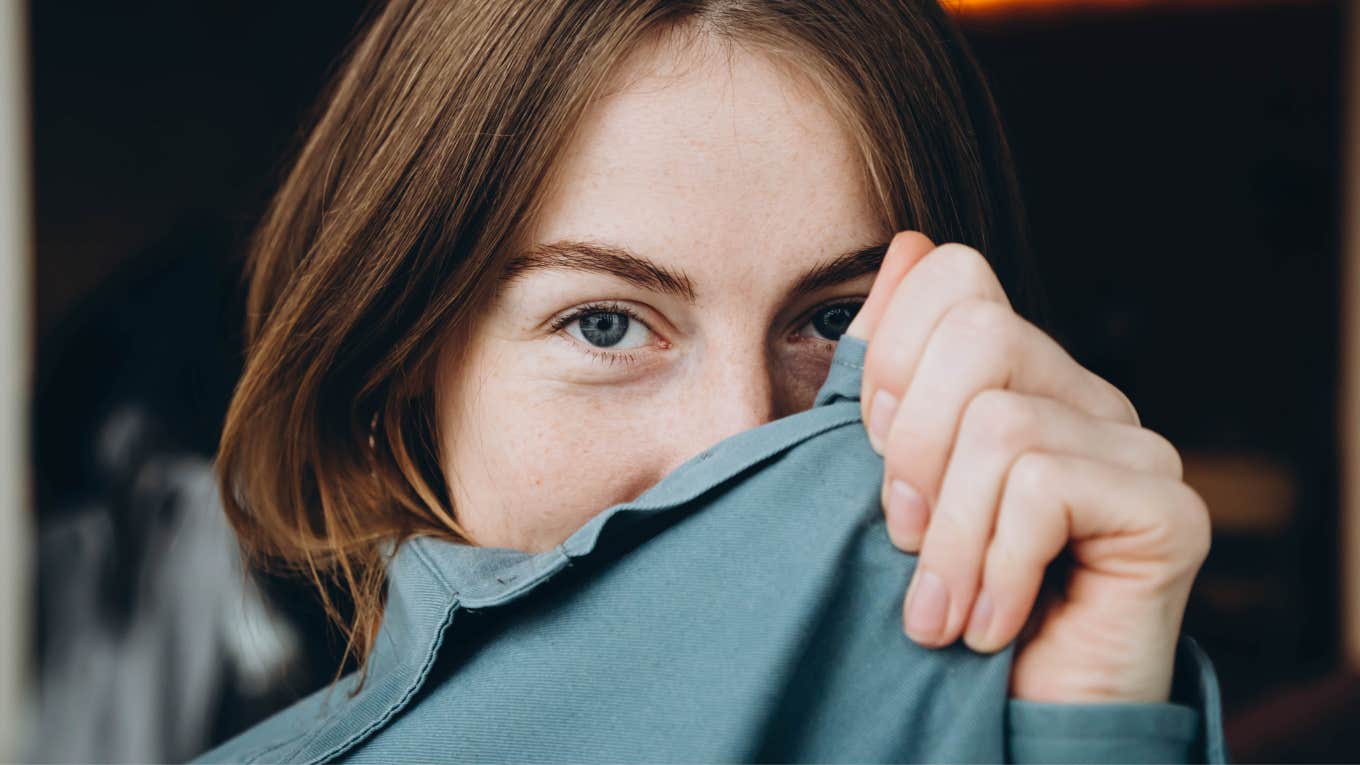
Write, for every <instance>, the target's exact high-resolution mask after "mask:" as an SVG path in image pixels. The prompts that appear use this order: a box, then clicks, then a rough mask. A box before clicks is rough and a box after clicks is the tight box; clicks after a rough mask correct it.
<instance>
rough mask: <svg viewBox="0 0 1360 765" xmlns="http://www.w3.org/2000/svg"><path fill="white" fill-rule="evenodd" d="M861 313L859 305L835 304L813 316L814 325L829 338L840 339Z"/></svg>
mask: <svg viewBox="0 0 1360 765" xmlns="http://www.w3.org/2000/svg"><path fill="white" fill-rule="evenodd" d="M857 313H859V306H858V305H833V306H831V307H830V308H827V309H826V310H823V311H819V312H818V313H817V314H816V315H814V316H813V317H812V326H813V327H815V328H816V329H817V332H818V333H819V334H821V335H822V336H823V337H825V338H826V339H828V340H839V339H840V338H841V335H843V334H845V330H847V329H849V328H850V322H851V321H853V320H854V318H855V314H857Z"/></svg>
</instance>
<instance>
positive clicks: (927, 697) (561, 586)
mask: <svg viewBox="0 0 1360 765" xmlns="http://www.w3.org/2000/svg"><path fill="white" fill-rule="evenodd" d="M863 358H864V343H863V342H861V341H858V340H855V339H853V338H843V339H842V340H841V342H840V344H839V346H838V348H837V352H836V356H835V360H834V362H833V364H832V369H831V373H830V375H829V376H828V378H827V381H826V383H825V384H824V385H823V387H822V389H821V390H820V391H819V393H818V396H817V400H816V405H815V406H814V407H813V408H812V409H810V410H808V411H806V412H802V413H799V414H796V415H793V416H790V417H785V418H783V419H780V420H776V421H774V422H771V423H768V424H766V425H764V426H762V427H759V428H756V429H753V430H749V431H746V432H744V433H740V434H738V435H736V436H733V437H731V438H729V439H727V440H725V441H723V442H722V443H719V444H717V445H716V446H714V447H712V448H711V449H709V450H707V451H705V452H703V453H702V454H699V455H697V456H696V457H694V458H693V459H692V460H690V461H689V462H687V463H685V464H684V465H682V466H681V467H680V468H678V469H676V470H675V471H674V472H672V473H671V474H670V475H668V476H667V477H666V478H665V479H664V480H662V481H661V482H660V483H658V484H657V485H656V486H654V487H653V488H652V489H650V490H649V491H647V492H646V493H644V494H643V495H642V496H640V497H638V498H637V499H636V500H634V501H632V502H628V503H625V504H621V505H616V506H614V507H610V508H608V509H606V510H604V511H603V512H601V513H600V514H599V515H598V516H596V517H595V518H594V519H592V520H591V521H590V522H589V523H587V524H586V525H585V526H584V527H582V528H581V529H580V530H578V531H577V532H576V533H575V534H573V535H572V536H571V537H570V538H569V539H567V540H566V541H565V542H564V543H563V544H562V545H560V546H559V547H558V548H556V549H554V550H551V551H548V552H544V553H540V554H528V553H522V552H518V551H514V550H504V549H492V548H477V547H468V546H463V545H455V544H450V543H447V542H442V541H437V540H434V539H430V538H423V539H416V540H412V541H409V542H407V543H406V544H404V545H402V546H401V547H400V549H399V550H397V552H396V554H395V556H394V557H393V559H392V562H391V567H390V570H389V590H388V604H387V609H386V612H385V615H384V622H383V626H382V629H381V631H380V634H379V636H378V640H377V643H376V645H375V648H374V653H373V656H372V659H371V666H370V670H369V672H370V674H369V677H368V680H367V682H366V684H364V685H363V687H362V689H361V690H360V691H359V692H358V693H357V694H356V695H353V696H351V695H350V692H351V691H352V690H353V688H354V687H355V684H356V682H357V679H358V678H357V677H356V676H354V675H351V676H348V677H346V678H345V679H343V680H341V682H340V683H339V684H338V685H337V686H336V687H334V688H332V689H322V690H321V691H318V692H316V693H315V694H313V695H312V696H310V697H308V698H306V699H303V700H302V701H300V702H298V703H297V704H295V705H293V706H292V707H290V708H288V709H286V710H284V711H283V712H281V713H279V714H277V715H275V716H273V717H271V718H269V719H268V720H266V721H264V722H262V723H261V724H259V725H257V726H256V727H254V728H252V729H251V730H249V731H246V732H245V733H243V734H241V735H239V736H237V737H236V738H234V739H232V740H230V741H228V742H227V743H225V744H223V745H222V746H220V747H218V748H216V749H214V750H212V751H210V752H207V753H205V754H203V755H201V756H200V758H199V760H198V761H199V762H297V763H317V762H330V761H346V762H353V763H368V762H395V761H422V762H436V761H437V762H444V761H448V762H464V761H516V762H541V761H582V762H586V761H588V762H622V761H627V762H640V761H651V762H655V761H672V762H679V761H684V762H695V761H699V762H725V761H779V762H795V761H838V762H858V761H865V762H867V761H892V762H905V761H932V762H952V761H960V762H964V761H967V762H1001V761H1015V762H1060V761H1062V762H1100V761H1117V762H1140V761H1142V762H1192V761H1205V760H1207V761H1210V762H1224V761H1226V756H1227V755H1226V752H1225V749H1224V745H1223V733H1222V720H1221V713H1220V709H1219V697H1218V687H1217V684H1216V681H1215V680H1214V676H1213V670H1212V668H1211V666H1210V663H1209V661H1208V659H1207V658H1206V657H1205V656H1204V654H1203V653H1202V652H1201V651H1199V649H1198V647H1197V646H1195V644H1194V643H1193V641H1190V640H1189V639H1188V638H1184V639H1183V640H1182V644H1181V650H1180V656H1179V661H1180V665H1179V666H1178V669H1177V675H1178V679H1177V682H1178V687H1179V688H1181V690H1180V691H1179V693H1180V695H1181V696H1183V697H1184V698H1183V699H1178V700H1183V701H1185V702H1186V703H1184V704H1171V703H1168V704H1109V705H1064V704H1039V703H1032V702H1022V701H1017V700H1008V698H1007V685H1008V683H1007V680H1008V676H1009V672H1010V667H1011V659H1012V650H1010V649H1008V650H1006V651H1003V652H1001V653H998V654H994V655H981V654H976V653H973V652H971V651H969V650H967V649H966V648H965V647H963V646H962V645H955V646H953V647H950V648H947V649H943V650H927V649H924V648H920V647H918V646H916V645H915V644H914V643H912V642H911V641H910V640H909V639H908V638H907V637H906V636H905V635H904V634H903V632H902V626H901V625H902V615H901V608H902V597H903V594H904V592H905V589H906V585H907V581H908V579H909V578H910V576H911V573H912V569H913V566H914V565H915V561H916V558H915V557H914V556H911V555H907V554H904V553H902V552H900V551H898V550H897V549H895V548H894V547H893V546H892V545H891V544H890V542H889V541H888V537H887V534H886V532H885V529H884V525H883V519H882V513H881V511H880V509H879V486H880V483H881V480H882V465H883V463H882V459H881V458H880V457H879V456H878V455H876V454H875V453H874V452H873V451H872V450H871V449H870V448H869V444H868V441H867V438H866V436H865V432H864V428H863V425H862V421H861V419H860V412H859V403H858V398H859V386H860V376H861V371H862V368H863Z"/></svg>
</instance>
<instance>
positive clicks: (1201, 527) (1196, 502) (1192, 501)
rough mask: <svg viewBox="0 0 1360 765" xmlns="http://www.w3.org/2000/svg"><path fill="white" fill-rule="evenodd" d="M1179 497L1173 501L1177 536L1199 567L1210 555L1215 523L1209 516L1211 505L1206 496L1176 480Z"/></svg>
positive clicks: (1176, 491) (1176, 490)
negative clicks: (1177, 527)
mask: <svg viewBox="0 0 1360 765" xmlns="http://www.w3.org/2000/svg"><path fill="white" fill-rule="evenodd" d="M1175 493H1176V495H1177V499H1175V500H1174V501H1173V507H1174V508H1175V515H1176V518H1177V520H1178V526H1179V527H1180V528H1179V531H1178V533H1177V537H1178V538H1179V539H1180V540H1181V542H1182V543H1183V544H1184V545H1185V546H1186V549H1187V551H1188V552H1189V553H1190V559H1191V561H1192V562H1193V564H1194V565H1195V567H1196V568H1198V566H1199V564H1201V563H1203V562H1204V559H1205V558H1206V557H1208V555H1209V546H1210V544H1211V543H1212V541H1213V523H1212V521H1211V519H1210V517H1209V506H1208V505H1207V504H1206V503H1205V502H1204V498H1203V497H1201V496H1200V495H1199V492H1197V491H1195V490H1194V489H1193V488H1191V487H1190V486H1189V484H1186V483H1183V482H1181V481H1177V482H1176V489H1175Z"/></svg>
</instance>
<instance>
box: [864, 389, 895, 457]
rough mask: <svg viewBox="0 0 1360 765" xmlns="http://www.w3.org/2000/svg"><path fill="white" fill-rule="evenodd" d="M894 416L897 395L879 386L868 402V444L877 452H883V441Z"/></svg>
mask: <svg viewBox="0 0 1360 765" xmlns="http://www.w3.org/2000/svg"><path fill="white" fill-rule="evenodd" d="M896 416H897V397H896V396H894V395H893V394H891V393H889V392H887V391H886V390H883V389H881V388H880V389H879V391H878V392H877V393H875V394H874V400H873V401H871V402H869V445H870V446H872V447H874V451H876V452H878V453H879V454H882V453H883V442H884V441H886V440H887V438H888V431H889V430H890V429H891V428H892V422H893V418H894V417H896Z"/></svg>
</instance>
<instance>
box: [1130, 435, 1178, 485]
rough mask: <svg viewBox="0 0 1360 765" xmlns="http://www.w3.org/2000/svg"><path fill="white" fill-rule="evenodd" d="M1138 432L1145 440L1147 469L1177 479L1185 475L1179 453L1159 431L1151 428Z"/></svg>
mask: <svg viewBox="0 0 1360 765" xmlns="http://www.w3.org/2000/svg"><path fill="white" fill-rule="evenodd" d="M1140 432H1141V433H1143V434H1144V436H1143V438H1145V439H1146V440H1147V447H1146V449H1145V452H1146V454H1147V461H1148V464H1147V469H1148V470H1150V471H1151V472H1154V473H1159V474H1162V475H1168V476H1171V477H1172V478H1175V479H1176V480H1178V481H1179V480H1180V479H1181V478H1182V477H1183V476H1184V475H1185V463H1184V462H1183V461H1182V460H1181V453H1180V452H1179V451H1177V449H1176V447H1175V446H1172V444H1171V442H1170V441H1168V440H1166V438H1165V437H1164V436H1162V435H1161V434H1160V433H1156V432H1153V431H1151V430H1141V431H1140Z"/></svg>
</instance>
